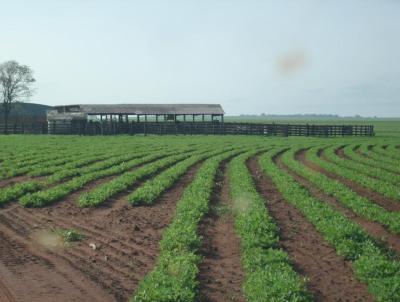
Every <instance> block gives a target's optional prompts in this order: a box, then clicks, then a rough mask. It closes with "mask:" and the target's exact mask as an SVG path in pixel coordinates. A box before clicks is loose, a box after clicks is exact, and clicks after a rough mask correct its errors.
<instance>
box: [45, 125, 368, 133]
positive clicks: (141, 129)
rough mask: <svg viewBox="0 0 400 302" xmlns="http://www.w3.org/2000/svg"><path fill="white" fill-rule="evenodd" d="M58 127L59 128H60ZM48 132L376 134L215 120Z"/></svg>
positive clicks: (364, 128)
mask: <svg viewBox="0 0 400 302" xmlns="http://www.w3.org/2000/svg"><path fill="white" fill-rule="evenodd" d="M57 127H58V129H57ZM49 133H55V134H61V133H64V134H82V135H115V134H131V135H134V134H144V135H146V134H158V135H176V134H185V135H195V134H205V135H210V134H211V135H212V134H216V135H265V136H319V137H334V136H373V135H374V126H372V125H308V124H304V125H292V124H274V123H272V124H255V123H215V122H214V123H212V122H206V123H203V122H194V123H192V122H177V123H165V122H158V123H157V122H140V123H137V122H130V123H126V122H121V123H120V122H87V123H73V124H72V125H68V124H65V125H60V124H57V125H54V126H53V128H52V126H51V125H49Z"/></svg>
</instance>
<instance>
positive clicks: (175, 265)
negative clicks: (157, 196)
mask: <svg viewBox="0 0 400 302" xmlns="http://www.w3.org/2000/svg"><path fill="white" fill-rule="evenodd" d="M235 154H237V151H229V152H226V153H223V154H221V155H218V156H215V157H212V158H210V159H207V160H206V161H205V162H204V163H203V165H202V166H201V167H200V169H199V170H198V171H197V173H196V176H195V179H194V180H193V182H192V183H191V184H190V185H189V186H188V187H187V188H186V189H185V191H184V193H183V195H182V197H181V199H180V200H179V201H178V203H177V206H176V212H175V216H174V218H173V221H172V223H171V224H170V225H169V226H168V228H167V229H166V230H165V232H164V234H163V238H162V240H161V241H160V254H159V257H158V261H157V264H156V266H155V268H154V269H153V271H151V272H150V273H148V274H147V276H146V277H145V278H144V279H143V280H142V281H141V282H140V284H139V287H138V289H137V292H136V295H135V297H134V298H133V299H132V301H135V302H138V301H182V302H183V301H185V302H190V301H196V298H197V284H198V282H197V280H196V279H197V274H198V264H199V262H200V260H201V257H200V256H199V255H198V254H197V251H198V248H199V247H200V244H201V238H200V236H199V234H198V232H197V227H198V223H199V222H200V220H201V219H202V218H203V216H204V215H205V214H206V213H207V212H208V210H209V199H210V197H211V193H212V190H213V187H214V185H215V184H214V180H215V177H216V174H217V171H218V167H219V165H220V163H221V161H223V160H226V159H228V158H229V157H232V156H234V155H235Z"/></svg>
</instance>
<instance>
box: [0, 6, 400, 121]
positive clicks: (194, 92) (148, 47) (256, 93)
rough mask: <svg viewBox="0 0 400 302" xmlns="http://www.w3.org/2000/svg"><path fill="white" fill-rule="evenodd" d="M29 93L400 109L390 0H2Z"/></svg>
mask: <svg viewBox="0 0 400 302" xmlns="http://www.w3.org/2000/svg"><path fill="white" fill-rule="evenodd" d="M0 11H1V14H0V15H1V17H0V63H1V62H4V61H7V60H16V61H18V62H19V63H20V64H26V65H29V66H30V67H31V68H32V69H33V70H34V75H35V78H36V80H37V82H36V85H35V94H34V96H33V97H32V99H31V101H32V102H36V103H42V104H48V105H62V104H77V103H88V104H94V103H100V104H113V103H220V104H221V105H222V106H223V108H224V110H225V111H226V113H227V114H228V115H236V114H260V113H266V114H299V113H303V114H306V113H315V114H339V115H343V116H351V115H355V114H360V115H362V116H381V117H398V116H400V1H397V0H376V1H370V0H352V1H342V0H332V1H330V0H320V1H306V0H296V1H294V0H286V1H268V0H262V1H261V0H260V1H258V0H246V1H245V0H242V1H235V0H230V1H225V0H201V1H200V0H199V1H191V0H181V1H178V0H168V1H165V0H161V1H153V0H141V1H135V0H131V1H128V0H126V1H123V0H113V1H111V0H109V1H101V0H80V1H78V0H65V1H63V0H57V1H54V0H47V1H46V0H35V1H28V0H26V1H18V0H13V1H5V0H0Z"/></svg>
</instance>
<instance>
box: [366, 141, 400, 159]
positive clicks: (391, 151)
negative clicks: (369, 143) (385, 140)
mask: <svg viewBox="0 0 400 302" xmlns="http://www.w3.org/2000/svg"><path fill="white" fill-rule="evenodd" d="M384 146H386V149H384V148H383V147H384ZM371 151H372V152H374V153H376V154H378V155H381V156H384V157H389V158H392V159H395V160H400V154H399V150H398V149H397V150H396V148H395V147H394V146H392V145H387V144H386V145H382V144H380V145H378V146H374V147H373V148H372V149H371Z"/></svg>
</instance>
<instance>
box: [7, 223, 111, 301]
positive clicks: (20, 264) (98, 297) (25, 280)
mask: <svg viewBox="0 0 400 302" xmlns="http://www.w3.org/2000/svg"><path fill="white" fill-rule="evenodd" d="M0 268H1V269H0V272H1V278H4V279H5V280H6V282H7V291H8V292H9V293H10V295H12V296H13V297H14V298H15V300H16V301H21V302H22V301H29V302H35V301H41V302H42V301H113V300H110V299H111V297H110V296H108V295H107V294H106V293H105V292H103V291H102V290H101V289H100V288H98V287H97V285H95V284H93V283H91V282H89V281H87V280H85V279H84V278H82V276H80V275H78V274H77V273H76V272H75V271H74V272H72V270H71V268H70V267H68V266H66V265H65V264H63V263H57V264H54V263H53V262H52V261H51V255H50V254H49V255H47V257H46V256H44V257H43V253H42V252H41V251H39V250H38V249H36V248H35V247H34V246H33V245H30V244H29V243H27V242H26V241H25V240H24V239H22V238H20V237H19V236H18V235H17V234H15V233H10V232H9V231H7V232H3V230H2V231H0ZM27 289H29V290H27Z"/></svg>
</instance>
